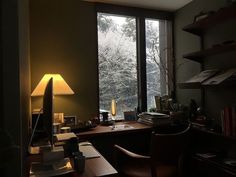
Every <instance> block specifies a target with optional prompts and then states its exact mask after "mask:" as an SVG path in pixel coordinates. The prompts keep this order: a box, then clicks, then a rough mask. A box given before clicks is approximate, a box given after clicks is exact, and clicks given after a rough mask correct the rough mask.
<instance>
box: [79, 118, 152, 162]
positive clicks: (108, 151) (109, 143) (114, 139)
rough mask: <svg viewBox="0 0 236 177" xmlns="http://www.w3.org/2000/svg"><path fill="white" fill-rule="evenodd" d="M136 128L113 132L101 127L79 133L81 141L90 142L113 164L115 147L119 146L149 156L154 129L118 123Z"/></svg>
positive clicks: (132, 123)
mask: <svg viewBox="0 0 236 177" xmlns="http://www.w3.org/2000/svg"><path fill="white" fill-rule="evenodd" d="M119 124H127V125H130V126H132V127H134V128H131V129H123V130H112V129H111V127H110V126H103V125H99V126H97V127H95V128H93V129H91V130H90V131H86V132H80V133H77V136H78V137H79V141H85V140H88V141H90V142H91V143H92V144H93V145H94V147H95V148H96V149H97V150H98V151H99V152H100V153H101V154H102V155H103V156H104V157H105V158H106V159H107V160H108V162H109V163H111V164H113V147H114V144H118V145H120V146H122V147H124V148H126V149H129V150H131V151H133V152H136V153H141V154H144V155H145V154H147V153H148V152H149V145H150V138H151V132H152V127H151V126H148V125H144V124H141V123H138V122H136V121H129V122H118V123H116V125H119Z"/></svg>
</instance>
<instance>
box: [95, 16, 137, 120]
mask: <svg viewBox="0 0 236 177" xmlns="http://www.w3.org/2000/svg"><path fill="white" fill-rule="evenodd" d="M97 20H98V69H99V103H100V109H103V110H108V111H109V110H110V107H111V100H112V99H115V100H116V103H117V115H116V116H117V117H123V112H124V111H130V110H134V109H135V108H136V107H137V106H138V97H137V93H138V92H137V90H138V89H137V57H136V53H137V51H136V21H135V18H133V17H125V16H115V15H111V14H104V13H98V15H97Z"/></svg>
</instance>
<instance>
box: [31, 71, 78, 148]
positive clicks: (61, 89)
mask: <svg viewBox="0 0 236 177" xmlns="http://www.w3.org/2000/svg"><path fill="white" fill-rule="evenodd" d="M51 78H52V90H53V95H72V94H74V92H73V90H72V89H71V88H70V87H69V85H68V84H67V83H66V82H65V80H64V79H63V78H62V76H61V75H60V74H45V75H44V76H43V78H42V79H41V80H40V82H39V83H38V85H37V86H36V88H35V89H34V91H33V92H32V94H31V96H43V95H44V92H45V88H46V86H47V84H48V81H49V80H50V79H51ZM41 110H42V109H40V112H41ZM40 112H39V115H40ZM39 119H40V116H38V117H37V120H36V123H35V125H34V128H33V127H32V128H33V132H32V135H31V140H30V144H31V141H32V138H33V136H34V133H35V132H34V131H35V128H36V126H37V123H38V120H39ZM54 121H55V120H54ZM62 122H63V119H62Z"/></svg>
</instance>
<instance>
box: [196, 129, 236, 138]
mask: <svg viewBox="0 0 236 177" xmlns="http://www.w3.org/2000/svg"><path fill="white" fill-rule="evenodd" d="M192 128H193V130H195V131H198V132H202V133H206V134H209V135H213V136H217V137H219V138H226V139H229V140H233V141H236V136H226V135H224V134H222V133H218V132H214V131H213V130H209V129H207V128H206V127H200V126H197V125H192Z"/></svg>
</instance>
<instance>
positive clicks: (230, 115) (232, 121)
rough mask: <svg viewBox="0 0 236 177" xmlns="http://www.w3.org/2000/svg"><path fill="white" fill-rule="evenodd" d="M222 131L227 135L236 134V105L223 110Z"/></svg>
mask: <svg viewBox="0 0 236 177" xmlns="http://www.w3.org/2000/svg"><path fill="white" fill-rule="evenodd" d="M221 125H222V133H223V134H224V135H226V136H236V107H235V106H226V107H224V109H223V110H222V111H221Z"/></svg>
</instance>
